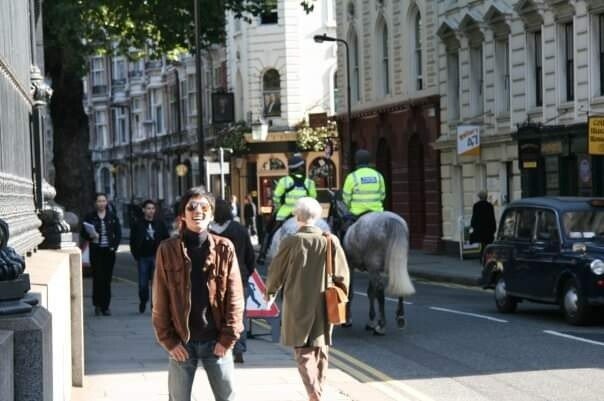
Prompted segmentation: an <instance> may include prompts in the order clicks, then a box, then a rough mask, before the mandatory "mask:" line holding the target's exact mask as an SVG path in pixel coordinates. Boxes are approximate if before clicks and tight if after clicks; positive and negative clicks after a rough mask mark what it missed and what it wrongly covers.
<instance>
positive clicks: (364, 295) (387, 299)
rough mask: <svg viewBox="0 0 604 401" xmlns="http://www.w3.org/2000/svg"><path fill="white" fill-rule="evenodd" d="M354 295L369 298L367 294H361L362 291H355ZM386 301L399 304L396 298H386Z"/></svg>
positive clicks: (407, 303)
mask: <svg viewBox="0 0 604 401" xmlns="http://www.w3.org/2000/svg"><path fill="white" fill-rule="evenodd" d="M354 293H355V294H356V295H360V296H362V297H366V296H367V294H366V293H364V292H361V291H355V292H354ZM384 299H385V300H386V301H390V302H398V299H396V298H390V297H385V298H384ZM403 303H404V304H405V305H413V302H408V301H403Z"/></svg>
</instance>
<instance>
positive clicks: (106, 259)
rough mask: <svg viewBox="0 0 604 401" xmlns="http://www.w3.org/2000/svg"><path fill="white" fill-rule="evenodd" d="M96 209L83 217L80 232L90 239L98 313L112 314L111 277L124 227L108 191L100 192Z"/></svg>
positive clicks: (93, 283) (93, 284) (93, 295)
mask: <svg viewBox="0 0 604 401" xmlns="http://www.w3.org/2000/svg"><path fill="white" fill-rule="evenodd" d="M95 209H96V210H95V211H94V212H91V213H90V214H88V215H87V216H86V217H85V218H84V220H83V221H82V230H81V232H80V235H81V236H82V238H84V239H85V240H87V241H89V247H90V248H89V249H90V266H91V268H92V303H93V305H94V313H95V315H97V316H99V315H100V314H103V315H104V316H110V315H111V310H110V309H109V304H110V303H111V278H112V277H113V267H114V265H115V252H116V251H117V248H118V246H119V245H120V241H121V239H122V229H121V226H120V221H119V220H118V218H117V216H116V215H115V214H113V213H112V212H111V211H109V210H108V208H107V195H106V194H104V193H97V194H96V198H95Z"/></svg>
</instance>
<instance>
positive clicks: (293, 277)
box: [266, 227, 350, 347]
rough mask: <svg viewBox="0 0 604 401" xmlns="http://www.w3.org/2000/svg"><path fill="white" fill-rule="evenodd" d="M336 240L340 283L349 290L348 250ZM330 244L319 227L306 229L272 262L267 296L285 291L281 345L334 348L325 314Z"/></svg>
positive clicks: (289, 240)
mask: <svg viewBox="0 0 604 401" xmlns="http://www.w3.org/2000/svg"><path fill="white" fill-rule="evenodd" d="M332 239H333V245H334V246H333V248H332V249H333V254H334V273H335V276H336V280H337V281H339V282H341V283H342V284H344V286H345V288H346V289H348V286H349V284H350V275H349V271H348V264H347V263H346V256H345V255H344V250H343V249H342V247H341V246H340V242H339V241H338V239H337V238H336V237H335V236H332ZM326 252H327V241H326V240H325V237H323V235H322V232H321V230H320V229H319V228H316V227H302V228H301V229H300V230H299V231H298V232H297V233H296V234H295V235H292V236H290V237H287V238H285V239H284V240H283V242H282V243H281V245H280V246H279V251H278V252H277V255H276V256H275V258H274V259H273V260H272V262H271V264H270V266H269V270H268V278H267V282H266V291H267V294H269V296H270V295H272V294H276V293H277V291H279V290H280V289H281V288H282V289H283V305H282V309H283V311H282V323H281V343H282V344H283V345H286V346H290V347H301V346H305V345H306V346H314V347H318V346H323V345H331V332H332V329H333V326H331V325H330V324H329V323H327V317H326V313H325V287H326V273H325V257H326Z"/></svg>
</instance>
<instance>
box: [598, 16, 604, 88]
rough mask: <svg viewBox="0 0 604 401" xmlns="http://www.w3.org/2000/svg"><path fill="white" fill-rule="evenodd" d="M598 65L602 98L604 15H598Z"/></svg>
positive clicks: (603, 78)
mask: <svg viewBox="0 0 604 401" xmlns="http://www.w3.org/2000/svg"><path fill="white" fill-rule="evenodd" d="M598 63H599V67H600V96H604V14H600V15H598Z"/></svg>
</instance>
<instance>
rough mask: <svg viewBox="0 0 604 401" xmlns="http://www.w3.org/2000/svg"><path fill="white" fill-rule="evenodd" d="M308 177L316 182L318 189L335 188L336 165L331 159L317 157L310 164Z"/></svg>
mask: <svg viewBox="0 0 604 401" xmlns="http://www.w3.org/2000/svg"><path fill="white" fill-rule="evenodd" d="M308 177H309V178H310V179H311V180H313V181H314V182H315V185H316V187H317V188H335V187H336V165H335V164H334V163H333V161H331V160H330V159H327V158H325V157H317V158H316V159H314V160H313V161H312V163H310V167H309V169H308Z"/></svg>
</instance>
